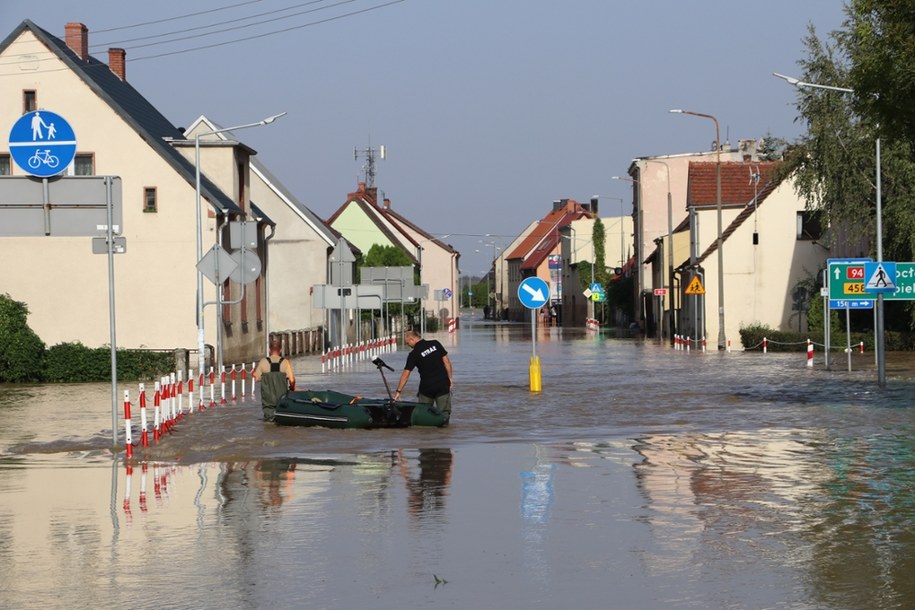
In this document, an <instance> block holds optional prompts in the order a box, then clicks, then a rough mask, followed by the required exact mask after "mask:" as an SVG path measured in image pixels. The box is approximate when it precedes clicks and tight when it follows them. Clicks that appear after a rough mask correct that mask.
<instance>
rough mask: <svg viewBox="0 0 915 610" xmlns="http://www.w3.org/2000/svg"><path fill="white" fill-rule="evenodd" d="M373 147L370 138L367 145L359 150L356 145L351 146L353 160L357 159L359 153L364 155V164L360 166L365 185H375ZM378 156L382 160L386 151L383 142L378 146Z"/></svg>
mask: <svg viewBox="0 0 915 610" xmlns="http://www.w3.org/2000/svg"><path fill="white" fill-rule="evenodd" d="M375 152H376V150H375V148H373V147H372V144H371V140H369V145H368V147H366V148H364V149H362V150H359V149H358V148H356V147H353V160H354V161H355V160H358V159H359V155H360V154H361V155H363V156H364V157H365V165H363V166H362V171H364V172H365V185H366V186H368V187H372V186H375ZM377 152H378V156H379V157H381V159H382V160H384V158H385V156H386V151H385V148H384V144H382V145H381V146H379V147H378V151H377Z"/></svg>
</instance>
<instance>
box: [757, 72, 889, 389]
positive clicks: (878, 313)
mask: <svg viewBox="0 0 915 610" xmlns="http://www.w3.org/2000/svg"><path fill="white" fill-rule="evenodd" d="M772 75H773V76H776V77H778V78H780V79H782V80H784V81H785V82H787V83H788V84H789V85H792V86H794V87H797V88H798V89H826V90H828V91H838V92H840V93H852V94H853V93H854V92H855V90H854V89H849V88H847V87H834V86H832V85H819V84H816V83H807V82H804V81H802V80H798V79H796V78H793V77H791V76H785V75H784V74H779V73H778V72H773V73H772ZM876 145H877V161H876V162H877V181H876V186H877V202H876V214H877V227H876V229H877V262H878V263H882V262H883V203H882V201H881V199H882V196H881V185H880V138H879V137H878V138H877V141H876ZM874 324H875V325H876V327H877V328H876V335H877V336H876V337H875V343H876V345H875V349H874V351H875V352H876V354H877V383H878V384H879V385H880V387H881V388H882V387H885V386H886V354H885V349H886V345H885V341H884V330H883V329H884V322H883V293H882V292H878V293H877V305H876V309H875V310H874Z"/></svg>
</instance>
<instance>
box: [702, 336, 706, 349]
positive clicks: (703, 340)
mask: <svg viewBox="0 0 915 610" xmlns="http://www.w3.org/2000/svg"><path fill="white" fill-rule="evenodd" d="M702 351H703V352H704V351H705V336H703V337H702Z"/></svg>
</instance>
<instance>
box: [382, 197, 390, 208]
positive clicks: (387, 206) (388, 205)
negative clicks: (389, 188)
mask: <svg viewBox="0 0 915 610" xmlns="http://www.w3.org/2000/svg"><path fill="white" fill-rule="evenodd" d="M384 209H386V210H390V209H391V200H390V199H388V198H387V197H385V198H384Z"/></svg>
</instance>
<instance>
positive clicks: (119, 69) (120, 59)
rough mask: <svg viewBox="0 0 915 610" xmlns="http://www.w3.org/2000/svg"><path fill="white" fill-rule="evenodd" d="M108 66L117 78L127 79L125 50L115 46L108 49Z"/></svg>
mask: <svg viewBox="0 0 915 610" xmlns="http://www.w3.org/2000/svg"><path fill="white" fill-rule="evenodd" d="M108 67H109V68H111V71H112V72H114V75H115V76H117V77H118V78H119V79H121V80H127V51H125V50H124V49H117V48H112V49H108Z"/></svg>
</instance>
